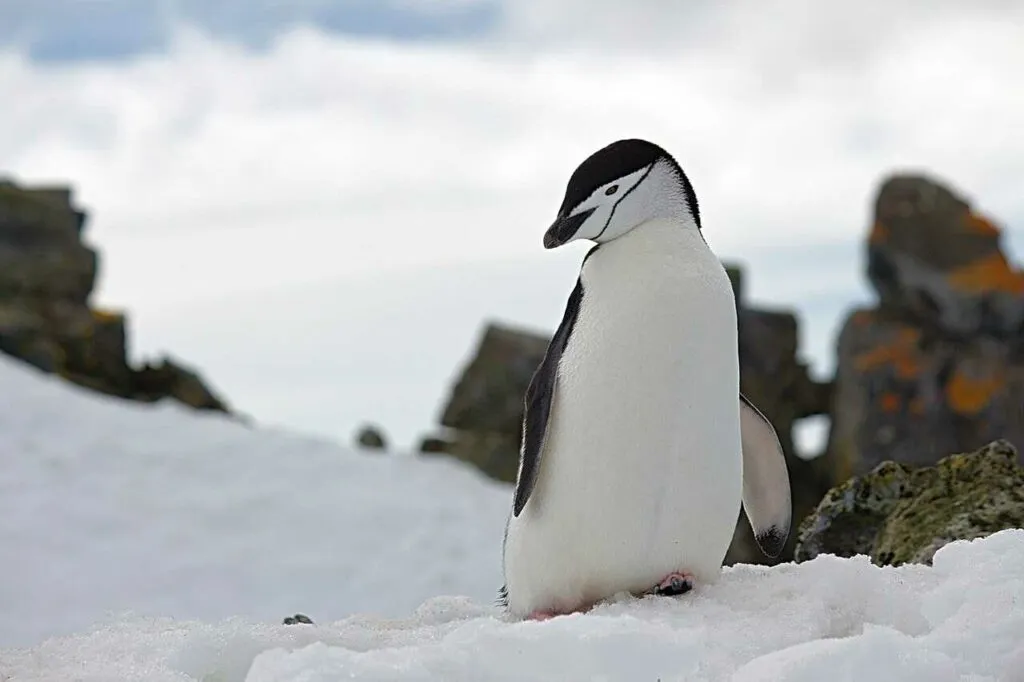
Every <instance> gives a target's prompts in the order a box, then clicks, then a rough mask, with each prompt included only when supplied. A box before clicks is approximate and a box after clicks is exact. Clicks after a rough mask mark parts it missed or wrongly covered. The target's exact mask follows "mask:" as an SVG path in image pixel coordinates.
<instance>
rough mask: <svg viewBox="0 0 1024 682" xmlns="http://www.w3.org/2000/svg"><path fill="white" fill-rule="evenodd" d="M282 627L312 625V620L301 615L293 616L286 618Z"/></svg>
mask: <svg viewBox="0 0 1024 682" xmlns="http://www.w3.org/2000/svg"><path fill="white" fill-rule="evenodd" d="M282 624H283V625H314V623H313V619H312V618H310V617H309V616H306V615H304V614H301V613H296V614H295V615H294V616H286V617H285V619H284V620H283V621H282Z"/></svg>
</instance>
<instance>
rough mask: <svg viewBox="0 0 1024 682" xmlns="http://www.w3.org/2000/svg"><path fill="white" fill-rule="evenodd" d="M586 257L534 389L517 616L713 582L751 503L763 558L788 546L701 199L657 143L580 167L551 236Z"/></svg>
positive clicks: (515, 545) (761, 422)
mask: <svg viewBox="0 0 1024 682" xmlns="http://www.w3.org/2000/svg"><path fill="white" fill-rule="evenodd" d="M577 240H587V241H590V242H593V243H594V245H593V246H592V248H590V250H589V251H588V252H587V253H586V255H585V257H584V258H583V262H582V265H581V268H580V273H579V276H578V278H577V280H576V285H575V287H574V288H573V289H572V292H571V293H570V294H569V299H568V302H567V303H566V306H565V312H564V314H563V316H562V320H561V323H560V324H559V325H558V328H557V330H556V332H555V334H554V336H553V337H552V339H551V341H550V344H549V345H548V348H547V352H546V354H545V356H544V358H543V360H542V361H541V363H540V365H539V367H538V368H537V369H536V372H535V373H534V375H533V377H532V380H531V382H530V384H529V388H528V389H527V392H526V396H525V411H524V418H523V426H522V441H521V447H520V453H519V455H520V457H519V469H518V474H517V480H516V487H515V494H514V499H513V503H512V510H511V513H510V514H509V517H508V520H507V523H506V526H505V535H504V540H503V543H502V564H503V573H504V585H503V586H502V588H501V589H500V590H499V602H500V603H501V604H502V605H503V606H504V607H505V609H506V611H507V612H508V613H509V614H511V615H512V616H513V617H519V618H528V619H546V618H550V617H554V616H559V615H564V614H570V613H575V612H583V611H587V610H589V609H590V608H591V607H593V606H594V605H596V604H597V603H599V602H602V601H606V600H607V599H609V598H612V597H614V596H616V595H620V594H623V593H629V594H632V595H635V596H638V597H640V596H645V595H651V594H653V595H665V596H675V595H679V594H683V593H685V592H688V591H689V590H691V589H692V588H693V587H694V585H695V584H696V583H700V582H713V581H714V580H715V579H716V578H717V576H718V575H719V573H720V572H721V566H722V561H723V559H724V557H725V554H726V551H727V550H728V548H729V544H730V542H731V540H732V537H733V532H734V530H735V526H736V521H737V518H738V515H739V510H740V506H741V505H742V508H743V509H744V511H745V513H746V516H747V518H748V520H749V522H750V524H751V527H752V528H753V530H754V535H755V538H756V540H757V543H758V545H759V547H760V548H761V550H762V551H763V552H764V553H765V554H766V555H768V556H771V557H776V556H778V555H779V553H780V552H781V550H782V547H783V545H784V544H785V542H786V538H787V537H788V536H789V531H790V521H791V503H790V489H789V476H788V472H787V469H786V463H785V459H784V456H783V452H782V447H781V445H780V444H779V440H778V438H777V436H776V433H775V429H774V428H773V427H772V425H771V423H770V422H769V421H768V420H767V419H766V418H765V416H764V415H763V414H762V412H761V411H760V410H758V408H757V407H756V406H755V405H754V404H753V403H752V402H751V401H750V400H749V399H747V397H746V396H744V395H743V394H742V393H740V386H739V348H738V338H737V336H738V332H737V312H736V302H735V298H734V296H733V291H732V287H731V285H730V283H729V278H728V275H727V274H726V271H725V268H724V266H723V265H722V264H721V262H720V261H719V260H718V258H717V257H716V256H715V254H714V253H713V252H712V250H711V248H710V247H709V245H708V243H707V241H706V240H705V238H704V235H703V232H702V226H701V219H700V211H699V207H698V203H697V196H696V193H695V192H694V189H693V186H692V185H691V183H690V180H689V179H688V177H687V176H686V174H685V173H684V172H683V169H682V168H681V167H680V165H679V163H678V162H677V161H676V160H675V159H674V158H673V157H672V156H671V155H670V154H669V153H668V152H667V151H665V150H664V149H663V148H662V147H660V146H659V145H657V144H655V143H652V142H649V141H647V140H642V139H624V140H618V141H616V142H613V143H612V144H610V145H608V146H606V147H604V148H602V149H599V150H598V151H596V152H594V153H593V154H592V155H590V156H589V157H588V158H586V159H585V160H584V161H583V162H582V163H581V164H580V165H579V166H578V167H577V168H576V170H575V171H574V172H573V173H572V175H571V176H570V178H569V182H568V184H567V186H566V189H565V194H564V197H563V200H562V204H561V206H560V207H559V209H558V213H557V215H556V218H555V220H554V222H553V223H552V225H551V226H550V227H549V228H548V229H547V231H546V232H545V233H544V237H543V246H544V248H545V249H554V248H558V247H560V246H563V245H565V244H568V243H570V242H574V241H577Z"/></svg>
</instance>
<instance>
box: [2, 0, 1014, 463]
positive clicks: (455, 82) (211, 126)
mask: <svg viewBox="0 0 1024 682" xmlns="http://www.w3.org/2000/svg"><path fill="white" fill-rule="evenodd" d="M1022 25H1024V5H1021V3H1018V2H1012V1H1010V0H1005V1H996V0H991V1H987V2H985V1H979V2H975V3H962V2H954V1H953V0H930V1H926V0H910V1H908V2H903V3H900V4H899V5H896V4H890V3H888V2H883V1H881V0H878V1H870V2H862V3H858V4H856V6H843V7H842V8H841V11H840V10H839V9H838V8H837V6H835V5H831V6H829V5H826V4H825V3H813V2H809V1H804V0H768V1H766V2H760V3H757V4H756V5H755V4H754V3H749V2H742V1H739V0H735V1H732V2H692V1H688V2H668V1H667V0H663V1H659V0H638V1H637V2H634V3H632V4H628V5H627V4H624V3H615V2H609V1H608V0H589V1H588V2H583V1H582V0H564V1H562V2H550V1H547V0H516V1H515V2H513V1H512V0H422V1H420V2H413V1H412V0H386V1H379V0H352V1H342V2H337V1H334V2H328V1H327V0H301V1H297V2H296V1H292V2H288V3H285V2H270V1H263V2H252V1H244V0H179V1H177V2H174V1H171V0H162V1H157V2H143V1H142V0H136V1H131V0H107V1H100V0H93V1H87V0H79V1H72V0H61V1H57V0H36V1H35V2H32V3H26V2H15V1H14V0H0V93H2V95H3V99H4V102H5V105H4V106H3V107H2V108H0V176H4V175H6V176H10V177H12V178H13V179H15V180H16V181H19V182H26V183H58V182H59V183H71V184H73V186H74V187H75V190H76V197H77V200H78V202H79V203H80V204H81V205H82V206H83V207H84V208H85V209H87V210H88V211H89V212H90V221H89V224H88V227H87V237H88V239H89V240H90V242H91V243H92V244H93V245H95V246H96V247H97V248H99V249H100V251H101V253H102V265H101V267H102V275H101V282H100V288H99V290H98V292H97V296H96V300H97V302H98V303H100V304H102V305H105V306H110V307H119V308H125V309H127V310H129V311H130V313H131V316H132V317H131V330H130V333H131V342H132V345H133V355H134V356H135V357H136V358H142V357H149V356H153V355H156V354H160V353H162V352H170V353H172V354H173V355H175V356H177V357H179V358H181V359H183V360H185V361H187V362H189V363H191V364H193V365H195V366H197V367H199V368H200V369H201V370H202V371H203V372H204V374H205V375H206V376H207V378H208V379H209V380H210V381H211V382H212V384H213V385H214V386H215V387H216V388H218V389H219V390H221V391H222V392H223V393H224V394H225V395H226V397H227V398H228V400H229V401H230V402H231V403H232V404H234V405H235V406H236V407H237V408H238V409H239V410H240V411H242V412H245V413H248V414H250V415H252V416H253V417H255V418H256V419H258V420H259V421H262V422H265V423H269V424H274V425H283V426H288V427H293V428H297V429H301V430H305V431H310V432H314V433H318V434H325V435H330V436H336V437H338V438H341V439H348V438H350V437H351V435H352V433H353V432H354V430H355V429H356V427H357V426H358V425H359V424H361V423H363V422H364V421H372V422H377V423H380V424H381V425H382V426H383V428H384V429H385V431H386V432H387V433H388V434H390V435H391V436H392V441H393V442H394V443H395V444H397V445H399V446H404V445H408V444H410V443H412V442H414V440H415V439H416V438H418V437H419V436H420V435H421V434H423V433H425V432H427V431H429V430H431V428H432V426H433V425H434V424H435V423H436V421H437V417H438V415H439V413H440V410H441V406H442V402H443V400H444V398H445V397H446V395H447V392H448V390H449V387H450V383H451V380H452V379H453V377H454V376H455V374H456V373H457V372H458V371H459V369H460V367H461V365H462V364H463V363H464V362H465V361H466V360H467V359H468V355H469V353H470V352H471V350H472V348H473V346H474V344H475V343H476V341H477V338H478V335H479V333H480V331H481V329H482V325H483V324H484V323H485V322H486V321H490V320H497V321H504V322H507V323H510V324H515V325H519V326H525V327H528V328H531V329H537V330H543V331H550V330H552V329H553V328H554V327H555V326H556V325H557V322H558V319H559V318H560V316H561V312H562V308H563V305H564V302H565V298H566V297H567V295H568V292H569V290H570V289H571V286H572V283H573V281H574V279H575V276H576V272H577V269H578V266H579V261H580V259H581V257H582V254H583V253H584V252H585V250H586V248H587V247H586V246H585V245H584V244H573V245H569V246H567V247H564V248H563V249H559V250H556V251H551V252H549V251H545V250H544V249H543V248H542V247H541V244H540V240H541V235H542V234H543V231H544V229H545V228H546V226H547V225H548V224H549V223H550V220H551V218H552V217H553V215H554V212H555V209H556V208H557V206H558V204H559V203H560V201H561V196H562V192H563V190H564V187H565V182H566V180H567V178H568V176H569V175H570V173H571V172H572V170H573V169H574V168H575V166H576V165H577V164H578V163H579V162H580V161H581V160H582V159H583V158H585V157H586V156H587V155H588V154H590V153H591V152H592V151H594V150H596V149H597V148H599V147H601V146H604V145H605V144H607V143H609V142H611V141H612V140H614V139H618V138H622V137H633V136H639V137H647V138H648V139H651V140H653V141H656V142H658V143H659V144H661V145H662V146H664V147H666V148H667V149H668V150H669V151H670V152H672V153H673V154H674V155H675V156H676V158H677V159H678V160H679V162H680V163H681V165H682V166H683V168H684V169H685V170H686V172H687V174H688V175H689V177H690V178H691V180H692V181H693V184H694V186H695V188H696V191H697V194H698V197H699V198H700V201H701V207H702V216H703V223H704V226H705V228H704V231H705V235H706V237H707V239H708V241H709V242H710V244H711V246H712V248H713V249H715V251H716V253H718V254H719V255H720V256H722V258H723V259H725V260H729V261H738V262H741V263H743V264H744V265H745V266H746V267H747V277H746V282H747V285H748V286H747V290H748V292H749V294H750V298H751V300H752V301H753V302H755V303H757V304H758V305H761V306H764V307H772V308H781V309H791V308H792V309H796V310H797V311H798V312H799V314H800V319H801V335H802V336H801V344H802V345H801V352H802V353H803V354H804V355H805V357H806V358H807V359H808V360H809V361H810V362H812V365H813V367H814V371H815V372H816V373H817V374H818V375H821V376H824V375H826V374H827V373H828V372H830V371H831V368H832V366H833V363H834V359H833V357H832V355H833V346H834V340H835V338H834V337H835V334H836V333H837V331H838V327H839V325H840V324H841V322H842V319H843V317H844V316H845V314H846V313H847V312H848V310H849V308H850V307H851V306H854V305H860V304H865V303H867V302H870V301H871V299H872V294H871V292H870V289H869V288H868V286H867V285H866V282H865V278H864V276H863V274H862V273H863V237H864V235H865V234H866V231H867V229H868V226H869V222H870V208H871V203H872V200H873V197H874V193H875V191H876V190H877V187H878V184H879V182H880V181H881V179H882V177H883V176H884V175H885V174H887V173H890V172H893V171H906V170H912V171H924V172H928V173H930V174H932V175H934V176H935V177H937V178H940V179H942V180H944V181H947V182H949V183H951V184H952V185H953V186H954V187H956V188H957V189H958V190H960V191H961V192H963V193H964V194H965V195H966V197H967V198H968V199H969V200H970V201H971V202H972V203H974V204H975V205H976V206H977V207H978V208H979V209H981V210H982V211H983V212H985V213H986V214H988V215H990V216H993V217H994V218H995V219H996V220H997V222H999V223H1000V224H1002V225H1004V226H1006V227H1007V228H1008V232H1007V247H1008V249H1009V250H1010V252H1011V254H1013V255H1016V254H1019V253H1020V252H1021V251H1022V249H1024V194H1022V193H1021V192H1020V179H1021V177H1022V176H1024V128H1022V127H1021V125H1020V121H1021V120H1024V91H1022V90H1021V89H1020V87H1019V86H1018V82H1019V74H1020V73H1021V72H1022V70H1024V41H1021V40H1020V29H1019V27H1020V26H1022Z"/></svg>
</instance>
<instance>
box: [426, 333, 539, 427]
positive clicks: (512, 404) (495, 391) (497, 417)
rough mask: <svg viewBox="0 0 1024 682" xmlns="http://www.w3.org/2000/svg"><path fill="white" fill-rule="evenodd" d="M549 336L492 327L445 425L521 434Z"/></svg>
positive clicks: (456, 392) (453, 394)
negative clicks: (526, 404) (528, 395)
mask: <svg viewBox="0 0 1024 682" xmlns="http://www.w3.org/2000/svg"><path fill="white" fill-rule="evenodd" d="M549 338H550V337H549V336H546V335H543V334H537V333H534V332H529V331H526V330H522V329H515V328H511V327H505V326H502V325H497V324H490V325H488V326H487V327H486V329H485V330H484V333H483V336H482V337H481V338H480V341H479V342H478V344H477V348H476V352H475V353H474V354H473V359H472V360H471V361H470V363H469V364H468V365H467V366H466V368H465V369H464V370H463V372H462V375H461V376H460V377H459V379H458V381H457V382H456V383H455V386H454V387H452V390H451V395H450V398H449V400H448V403H447V405H446V406H445V408H444V412H443V413H442V414H441V425H442V426H447V427H450V428H453V429H459V430H465V431H489V432H495V433H502V434H518V433H519V431H520V429H521V428H522V423H523V396H524V395H525V394H526V388H527V386H529V385H530V379H531V378H532V377H533V373H534V371H535V370H536V369H537V366H538V365H539V364H540V361H541V360H542V359H543V358H544V353H545V352H546V351H547V347H548V340H549Z"/></svg>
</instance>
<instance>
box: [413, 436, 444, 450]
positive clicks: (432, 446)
mask: <svg viewBox="0 0 1024 682" xmlns="http://www.w3.org/2000/svg"><path fill="white" fill-rule="evenodd" d="M451 447H452V445H451V443H450V442H448V441H447V440H445V439H444V438H440V437H437V436H426V437H424V438H423V439H422V440H421V441H420V446H419V448H418V451H419V452H420V453H422V454H424V455H440V454H448V453H450V452H451Z"/></svg>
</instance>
